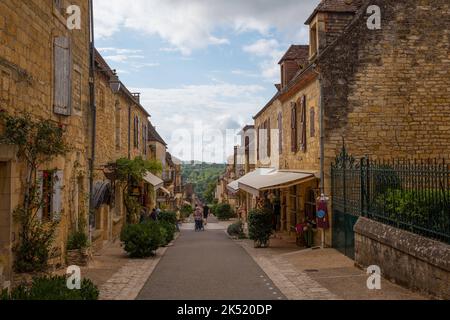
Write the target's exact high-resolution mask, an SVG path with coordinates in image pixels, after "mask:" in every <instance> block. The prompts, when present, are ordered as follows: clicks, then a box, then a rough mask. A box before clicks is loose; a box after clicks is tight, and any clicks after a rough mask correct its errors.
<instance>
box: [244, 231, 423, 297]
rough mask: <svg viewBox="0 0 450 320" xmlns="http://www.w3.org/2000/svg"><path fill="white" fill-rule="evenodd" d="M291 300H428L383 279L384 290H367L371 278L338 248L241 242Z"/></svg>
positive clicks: (276, 242)
mask: <svg viewBox="0 0 450 320" xmlns="http://www.w3.org/2000/svg"><path fill="white" fill-rule="evenodd" d="M236 242H237V243H239V244H240V245H241V246H242V247H243V248H244V249H245V250H246V251H247V252H248V254H250V255H251V256H252V257H253V259H254V260H255V261H256V262H257V263H258V264H259V265H260V267H261V268H262V269H263V270H264V272H266V274H267V275H268V276H269V278H270V279H271V280H272V281H273V282H274V283H275V284H276V285H277V287H278V288H279V289H280V290H281V292H282V293H283V294H284V295H285V296H286V297H287V298H288V299H290V300H418V299H427V297H424V296H421V295H419V294H416V293H414V292H411V291H409V290H407V289H405V288H402V287H400V286H398V285H395V284H393V283H391V282H389V281H387V280H384V279H382V282H381V290H369V289H367V285H366V282H367V279H368V275H367V274H366V273H365V271H363V270H361V269H359V268H357V267H355V265H354V262H353V260H351V259H349V258H347V257H346V256H344V255H342V254H341V253H339V252H338V251H336V250H334V249H316V250H312V249H306V250H302V249H301V248H298V247H297V246H296V245H295V244H293V243H291V242H288V241H286V240H282V239H278V238H276V239H275V238H272V239H271V240H270V247H269V248H267V249H255V248H254V247H253V241H251V240H237V241H236Z"/></svg>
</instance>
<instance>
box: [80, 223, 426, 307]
mask: <svg viewBox="0 0 450 320" xmlns="http://www.w3.org/2000/svg"><path fill="white" fill-rule="evenodd" d="M231 222H232V221H226V222H224V221H218V220H217V219H216V218H215V217H211V218H210V221H209V223H208V225H207V226H206V230H205V231H203V232H195V231H194V224H193V223H192V222H189V221H188V222H187V223H184V224H183V225H182V226H181V232H180V234H179V235H178V237H177V238H176V239H175V240H174V242H172V243H171V244H170V245H169V246H168V247H165V248H161V249H159V250H158V251H157V255H156V256H155V257H152V258H148V259H137V260H136V259H129V258H128V257H127V256H126V254H125V252H124V251H123V249H122V248H121V246H120V244H119V242H117V243H116V244H114V245H112V246H108V247H106V248H105V249H104V250H103V251H102V252H100V253H99V254H98V255H96V256H94V258H93V261H92V262H91V263H90V264H89V267H86V268H84V269H83V271H82V275H83V277H86V278H89V279H91V280H93V281H94V282H95V283H96V284H97V285H98V286H99V288H100V299H101V300H419V299H427V297H425V296H421V295H418V294H416V293H413V292H412V291H410V290H407V289H405V288H402V287H400V286H398V285H395V284H393V283H391V282H389V281H387V280H384V279H383V281H382V290H375V291H373V290H368V289H367V287H366V280H367V274H366V272H365V271H363V270H361V269H358V268H356V267H355V266H354V262H353V261H352V260H351V259H349V258H347V257H345V256H344V255H342V254H341V253H339V252H337V251H336V250H334V249H322V250H299V248H298V247H297V246H296V245H295V244H293V243H289V242H286V241H285V240H283V239H281V238H279V237H274V238H272V239H271V247H270V248H268V249H255V248H253V246H252V243H253V242H252V241H251V240H248V239H245V240H233V239H231V238H230V237H229V236H228V235H227V234H226V232H225V231H226V228H227V226H228V225H229V224H230V223H231Z"/></svg>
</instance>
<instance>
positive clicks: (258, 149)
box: [256, 126, 261, 160]
mask: <svg viewBox="0 0 450 320" xmlns="http://www.w3.org/2000/svg"><path fill="white" fill-rule="evenodd" d="M259 135H260V126H258V128H257V129H256V159H257V160H259V151H260V142H261V137H260V136H259Z"/></svg>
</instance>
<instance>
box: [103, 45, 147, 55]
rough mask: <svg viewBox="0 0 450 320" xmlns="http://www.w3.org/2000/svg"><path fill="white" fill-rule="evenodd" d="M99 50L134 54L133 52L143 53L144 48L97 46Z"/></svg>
mask: <svg viewBox="0 0 450 320" xmlns="http://www.w3.org/2000/svg"><path fill="white" fill-rule="evenodd" d="M97 50H98V51H99V52H101V53H108V52H111V53H114V54H122V55H123V54H133V53H142V50H139V49H124V48H113V47H106V48H97Z"/></svg>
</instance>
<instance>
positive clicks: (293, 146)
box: [291, 102, 297, 152]
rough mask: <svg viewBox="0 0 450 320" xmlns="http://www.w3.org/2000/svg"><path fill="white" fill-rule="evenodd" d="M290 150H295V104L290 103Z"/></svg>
mask: <svg viewBox="0 0 450 320" xmlns="http://www.w3.org/2000/svg"><path fill="white" fill-rule="evenodd" d="M291 151H292V152H297V104H296V103H295V102H292V103H291Z"/></svg>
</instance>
